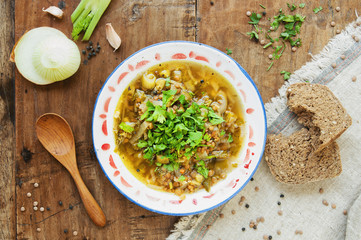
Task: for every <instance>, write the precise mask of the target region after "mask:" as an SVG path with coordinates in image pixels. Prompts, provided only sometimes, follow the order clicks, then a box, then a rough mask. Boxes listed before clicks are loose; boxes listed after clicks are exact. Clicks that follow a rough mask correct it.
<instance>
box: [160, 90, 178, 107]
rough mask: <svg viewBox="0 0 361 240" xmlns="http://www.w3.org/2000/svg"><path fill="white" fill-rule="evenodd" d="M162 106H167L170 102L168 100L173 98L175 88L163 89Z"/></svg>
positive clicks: (175, 91)
mask: <svg viewBox="0 0 361 240" xmlns="http://www.w3.org/2000/svg"><path fill="white" fill-rule="evenodd" d="M162 93H163V98H162V101H163V108H166V107H167V104H168V102H170V100H172V99H173V96H174V95H175V94H176V93H177V90H168V91H163V92H162Z"/></svg>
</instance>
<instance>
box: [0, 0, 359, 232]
mask: <svg viewBox="0 0 361 240" xmlns="http://www.w3.org/2000/svg"><path fill="white" fill-rule="evenodd" d="M65 2H66V8H65V9H64V12H65V17H64V19H63V20H58V19H55V18H53V17H51V16H50V15H47V14H45V13H43V12H42V11H41V9H42V7H47V6H50V5H57V3H58V0H47V1H45V0H37V1H30V0H16V1H15V0H12V1H10V0H9V1H8V0H5V1H1V2H0V21H1V23H2V24H1V25H0V73H1V76H0V80H1V82H0V85H1V88H0V96H1V97H2V98H3V99H4V100H5V101H4V102H5V104H6V106H5V109H6V111H0V119H2V120H1V127H0V134H1V135H0V143H1V144H0V156H1V167H0V180H1V183H0V190H1V193H0V194H1V198H0V206H1V208H0V222H1V226H2V228H1V230H0V239H14V238H17V239H70V238H72V234H71V232H72V231H74V230H77V231H78V233H79V234H78V238H74V239H82V238H84V237H89V238H90V239H164V238H165V237H166V236H167V235H168V234H169V231H170V229H172V228H173V224H174V222H175V221H176V220H177V218H176V217H171V216H163V215H159V214H155V213H152V212H149V211H146V210H144V209H143V208H141V207H139V206H137V205H135V204H133V203H131V202H130V201H128V200H127V199H126V198H125V197H124V196H122V195H121V194H120V193H119V192H117V190H116V189H115V188H114V187H113V186H112V185H111V183H110V182H109V181H108V180H107V178H106V177H105V176H104V174H103V173H102V170H101V169H100V167H99V164H98V162H97V160H96V157H95V155H94V153H93V147H92V143H91V132H90V128H91V117H92V116H91V115H92V111H93V106H94V102H95V99H96V95H97V93H98V91H99V90H100V88H101V86H102V84H103V83H104V81H105V79H106V77H107V76H108V75H109V74H110V73H111V71H112V70H113V69H114V68H115V66H116V65H118V64H119V63H120V62H121V61H122V60H124V59H125V58H126V57H127V56H129V55H130V54H132V53H133V52H135V51H137V50H139V49H141V48H142V47H145V46H147V45H149V44H153V43H156V42H161V41H166V40H174V39H183V40H191V41H194V40H197V41H199V42H202V43H206V44H208V45H211V46H214V47H216V48H219V49H220V50H223V51H225V48H230V49H232V50H233V54H232V57H233V58H234V59H236V60H237V61H238V62H239V63H240V64H241V65H242V66H243V67H244V68H245V69H246V71H247V72H248V73H249V74H250V75H251V77H252V78H253V80H254V81H255V82H256V84H257V86H258V88H259V89H260V92H261V95H262V97H263V100H264V101H268V100H269V99H270V98H271V97H273V96H274V95H276V94H277V90H278V88H279V87H280V86H281V85H282V84H283V82H284V80H283V78H282V76H281V75H280V74H279V73H280V71H282V70H286V71H290V72H292V71H295V70H297V69H298V68H299V67H301V66H302V65H303V64H305V63H306V62H307V61H309V60H311V57H310V54H309V53H311V54H314V55H315V54H317V53H318V52H319V51H320V50H321V49H322V48H323V46H324V45H325V44H327V42H328V41H329V39H330V38H331V37H332V36H334V35H335V34H336V33H335V32H336V29H343V28H344V27H345V25H346V24H348V23H350V22H352V21H353V20H354V19H355V15H354V10H355V9H357V10H358V12H359V13H361V7H360V5H359V0H328V1H326V0H321V1H317V3H316V1H311V0H306V1H299V2H305V3H306V8H305V9H303V10H302V11H301V12H302V13H303V14H304V15H306V16H307V20H306V23H305V24H304V26H303V27H302V29H301V34H300V37H301V38H302V41H303V46H302V47H301V48H300V49H299V50H298V51H297V52H296V53H292V52H291V51H290V48H288V49H286V51H285V53H284V56H283V57H282V58H281V59H280V60H278V61H276V62H275V64H274V66H273V68H272V69H271V70H270V71H269V72H266V71H265V69H266V68H267V67H268V65H269V63H270V61H269V60H268V58H267V56H268V55H269V54H270V51H271V50H270V49H268V50H263V49H262V47H261V46H259V45H258V44H257V43H255V42H253V41H250V40H249V36H248V35H246V32H249V31H250V30H251V26H250V25H249V24H248V18H247V17H246V14H245V13H246V11H248V10H249V11H257V12H261V11H263V9H262V8H261V7H259V3H260V2H258V1H246V0H222V1H221V0H213V2H214V4H213V5H211V4H210V2H211V1H208V0H204V1H197V2H196V0H179V1H177V0H167V1H163V0H153V1H141V0H133V1H127V0H113V1H112V3H111V4H110V6H109V8H108V9H107V11H106V12H105V14H104V16H103V18H102V19H101V21H100V22H99V24H98V26H97V28H96V29H95V31H94V34H93V37H92V38H91V40H92V41H93V42H98V41H99V43H100V44H101V46H102V50H101V53H100V54H99V55H98V56H97V57H96V58H94V59H92V60H91V61H90V62H89V63H88V65H86V66H84V65H82V67H81V69H80V70H79V71H78V73H76V74H75V75H74V76H73V77H72V78H70V79H68V80H66V81H64V82H59V83H55V84H52V85H50V86H36V85H33V84H31V83H29V82H28V81H26V80H24V79H23V78H22V77H21V75H20V74H19V73H18V72H16V81H15V98H16V113H15V114H16V149H15V157H14V158H15V161H12V157H13V156H12V151H11V146H12V144H13V143H12V128H13V125H12V124H11V121H10V120H9V119H10V118H9V112H10V115H11V116H13V114H11V113H12V112H13V110H12V109H14V94H13V86H12V84H13V79H14V71H13V69H14V67H13V65H12V64H10V63H9V62H8V56H9V54H10V50H11V47H12V45H13V41H14V37H13V32H14V28H15V39H16V40H17V39H18V38H19V37H20V36H21V35H22V34H23V33H24V32H25V31H26V30H29V29H32V28H34V27H39V26H52V27H55V28H58V29H60V30H62V31H63V32H64V33H65V34H67V35H68V36H70V33H71V23H70V14H71V13H72V11H73V10H74V9H75V7H76V5H77V4H78V2H79V0H77V1H65ZM261 3H262V4H263V5H264V6H266V7H267V9H266V12H267V17H272V16H273V15H274V14H275V13H277V11H278V9H279V8H284V9H286V8H287V6H286V3H287V1H286V0H279V1H271V0H264V1H262V2H261ZM14 5H15V8H16V10H15V11H16V12H15V25H14V12H13V8H12V7H13V6H14ZM318 6H323V8H324V10H323V11H321V12H320V13H318V14H317V15H316V14H314V13H313V12H312V9H313V8H314V7H318ZM336 6H340V7H341V12H339V13H337V12H336V11H335V10H334V9H335V7H336ZM332 20H334V21H335V22H336V24H337V25H336V27H335V28H332V27H330V25H329V23H330V22H331V21H332ZM107 22H111V23H112V25H113V27H114V28H115V30H116V31H117V32H118V33H119V35H120V36H121V38H122V46H121V48H120V49H119V50H118V51H117V52H116V53H112V51H111V50H112V49H111V47H110V46H109V45H108V43H107V42H106V40H105V28H104V25H105V23H107ZM3 23H4V24H3ZM266 24H268V23H267V21H264V22H262V21H261V24H260V25H261V26H262V27H265V26H266ZM14 26H15V27H14ZM85 45H86V44H85V43H82V42H78V46H79V47H80V49H84V48H85ZM1 103H2V102H1V100H0V106H1ZM45 112H56V113H58V114H60V115H62V116H64V117H65V118H66V119H67V120H68V121H69V123H70V125H71V127H72V128H73V131H74V135H75V142H76V147H77V158H78V166H79V170H80V173H81V174H82V176H83V178H84V181H85V183H86V185H87V186H88V187H89V190H90V191H91V193H92V194H93V195H94V197H95V199H96V200H97V201H98V202H99V204H100V206H101V207H102V208H103V209H104V212H105V214H106V216H107V219H108V225H107V227H105V228H104V229H99V228H97V227H96V226H95V225H94V224H93V223H92V222H91V221H90V219H89V218H88V217H87V214H86V212H85V209H84V207H83V206H82V204H81V203H80V197H79V194H78V193H77V192H76V187H75V184H74V183H73V181H72V180H71V178H70V176H69V174H68V173H67V172H66V170H65V169H64V168H63V167H62V166H61V165H60V164H59V163H58V162H57V161H56V160H54V159H53V158H52V157H51V156H50V154H48V153H47V152H46V151H45V149H43V147H42V146H41V145H40V143H39V142H38V141H37V138H36V135H35V131H34V124H35V121H36V118H37V117H38V116H40V115H41V114H43V113H45ZM3 116H4V117H3ZM15 162H16V164H15ZM15 170H17V172H16V179H17V182H18V185H16V195H15V176H14V175H15ZM34 182H38V183H39V185H40V186H39V188H34V186H33V183H34ZM27 192H31V193H32V197H30V198H28V197H26V193H27ZM59 200H61V201H62V203H63V205H62V206H60V205H59V204H58V201H59ZM33 201H38V202H39V203H40V206H44V207H45V208H46V207H50V210H49V211H47V210H46V211H45V212H44V213H41V212H39V211H37V212H35V211H33V210H32V203H33ZM69 204H71V205H72V206H73V208H72V210H71V209H69ZM21 206H24V207H25V208H26V211H25V212H20V207H21ZM15 209H16V210H15ZM37 227H40V228H41V232H40V233H38V232H36V228H37ZM64 229H67V230H68V231H69V233H67V234H65V233H64V232H63V231H64Z"/></svg>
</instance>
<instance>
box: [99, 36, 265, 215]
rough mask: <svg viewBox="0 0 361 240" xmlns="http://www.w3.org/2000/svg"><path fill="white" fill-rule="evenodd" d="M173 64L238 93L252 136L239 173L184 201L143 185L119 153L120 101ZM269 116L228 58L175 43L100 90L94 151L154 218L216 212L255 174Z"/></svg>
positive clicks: (122, 68) (129, 65)
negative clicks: (208, 71)
mask: <svg viewBox="0 0 361 240" xmlns="http://www.w3.org/2000/svg"><path fill="white" fill-rule="evenodd" d="M171 60H188V61H194V62H198V63H202V64H204V65H207V66H209V67H211V68H212V69H214V70H216V71H218V72H219V73H221V74H222V75H223V76H224V77H225V78H227V79H228V81H229V82H230V83H231V84H232V85H233V87H234V88H235V89H236V90H237V93H238V94H239V97H240V99H241V101H242V104H243V106H244V112H245V117H246V124H247V127H246V129H247V134H246V139H245V141H244V144H243V147H242V149H241V151H240V153H239V155H238V159H239V164H238V167H237V168H235V169H234V170H232V171H231V172H230V173H228V175H227V177H226V178H225V179H224V180H222V181H220V182H218V183H217V184H215V185H214V186H212V187H211V190H210V192H206V191H205V190H204V189H202V190H198V191H196V192H195V193H192V194H187V195H186V198H185V199H183V200H182V199H180V197H179V196H176V195H175V194H173V193H168V192H161V191H157V190H155V189H152V188H150V187H147V186H146V185H145V184H144V183H142V182H141V181H139V180H138V179H137V178H136V177H135V176H134V175H133V174H132V173H130V172H129V171H128V169H127V167H126V166H125V165H124V163H123V161H122V160H121V159H120V157H119V155H118V154H117V153H115V152H114V149H115V147H116V146H115V137H114V134H113V121H114V119H113V115H114V112H115V108H116V106H117V103H118V100H119V98H120V96H121V94H122V93H123V91H124V90H125V89H126V88H127V87H128V85H129V84H130V82H131V81H132V80H134V79H135V78H136V77H137V76H138V74H139V73H141V72H144V71H145V70H147V69H148V68H149V67H151V66H154V65H156V64H159V63H162V62H166V61H171ZM266 132H267V125H266V114H265V110H264V105H263V102H262V99H261V96H260V94H259V92H258V90H257V87H256V85H255V84H254V82H253V81H252V79H251V78H250V76H249V75H248V74H247V72H246V71H245V70H244V69H243V68H242V67H241V66H240V65H239V64H238V63H237V62H236V61H235V60H233V59H232V58H231V57H229V56H228V55H226V54H225V53H223V52H221V51H219V50H218V49H215V48H213V47H210V46H208V45H205V44H201V43H196V42H187V41H170V42H162V43H158V44H154V45H151V46H148V47H146V48H143V49H141V50H139V51H138V52H136V53H134V54H133V55H131V56H130V57H128V58H127V59H126V60H124V61H123V62H122V63H121V64H119V65H118V66H117V67H116V68H115V70H114V71H113V72H112V73H111V74H110V76H109V77H108V78H107V80H106V82H105V83H104V85H103V87H102V89H101V90H100V92H99V94H98V97H97V100H96V103H95V107H94V112H93V123H92V133H93V145H94V150H95V153H96V156H97V158H98V161H99V164H100V166H101V168H102V169H103V171H104V173H105V175H106V176H107V178H108V179H109V181H110V182H111V183H112V184H113V185H114V187H115V188H116V189H117V190H118V191H119V192H120V193H122V194H123V195H124V196H125V197H126V198H128V199H129V200H130V201H132V202H134V203H136V204H138V205H140V206H142V207H144V208H146V209H148V210H150V211H153V212H157V213H161V214H167V215H177V216H183V215H192V214H198V213H201V212H205V211H208V210H211V209H213V208H216V207H218V206H220V205H222V204H224V203H225V202H227V201H229V200H230V199H231V198H232V197H234V196H235V195H236V194H237V193H238V192H239V191H240V190H241V189H242V188H243V187H244V186H245V185H246V184H247V183H248V181H249V180H250V179H251V177H252V176H253V174H254V173H255V171H256V169H257V167H258V165H259V163H260V161H261V158H262V154H263V151H264V146H265V142H266Z"/></svg>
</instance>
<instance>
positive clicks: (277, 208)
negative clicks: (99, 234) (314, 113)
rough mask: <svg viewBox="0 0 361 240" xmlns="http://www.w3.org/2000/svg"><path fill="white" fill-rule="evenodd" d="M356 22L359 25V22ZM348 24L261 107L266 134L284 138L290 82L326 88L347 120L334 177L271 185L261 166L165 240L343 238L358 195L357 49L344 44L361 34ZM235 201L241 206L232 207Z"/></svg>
mask: <svg viewBox="0 0 361 240" xmlns="http://www.w3.org/2000/svg"><path fill="white" fill-rule="evenodd" d="M356 22H361V18H360V19H357V20H356ZM356 22H354V23H351V24H350V25H349V26H347V27H346V29H344V30H343V31H342V32H341V34H339V35H337V36H335V37H334V38H333V39H331V40H330V42H329V43H328V44H327V46H326V47H325V48H324V49H323V50H322V51H321V53H319V54H318V55H316V56H313V59H312V61H311V62H308V63H307V64H305V65H304V66H303V67H302V68H301V69H299V70H297V71H296V72H295V73H294V74H292V75H291V78H290V79H289V81H288V82H286V83H285V85H284V86H282V87H281V89H280V90H279V94H280V95H279V96H278V97H275V98H273V99H272V100H271V102H270V103H267V104H265V108H266V113H267V123H268V133H269V134H272V133H274V134H278V133H282V134H285V135H290V134H291V133H292V132H294V131H296V130H298V129H299V128H301V127H302V126H300V125H299V124H298V123H297V120H296V115H295V114H293V113H292V112H290V111H289V110H288V108H287V105H286V97H285V93H286V90H287V87H288V86H289V85H290V84H292V83H296V82H310V83H320V84H325V85H327V86H328V87H329V88H330V89H331V90H332V92H333V93H334V94H335V95H336V97H337V98H338V99H339V100H340V101H341V103H342V105H343V106H344V108H345V109H346V110H347V112H348V113H349V114H350V116H351V117H352V120H353V123H352V125H351V127H350V128H349V129H347V130H346V131H345V133H344V134H343V135H341V137H340V138H339V139H338V140H337V143H338V144H339V146H340V152H341V160H342V165H343V171H342V173H341V175H340V176H338V177H336V178H333V179H328V180H323V181H320V182H315V183H308V184H303V185H287V184H283V183H279V182H277V181H276V180H275V178H274V177H273V176H272V175H271V172H270V170H269V168H268V166H267V164H266V163H265V161H264V159H263V160H262V162H261V164H260V166H259V168H258V170H257V172H256V173H255V175H254V180H253V181H250V182H249V183H248V185H247V186H246V187H245V188H244V189H243V190H242V191H240V193H239V194H238V195H237V196H235V197H234V198H233V199H232V200H230V201H229V202H228V203H226V204H224V205H223V206H220V207H219V208H216V209H214V210H211V211H208V212H206V213H203V214H199V215H194V216H186V217H183V218H181V219H180V221H179V222H178V223H176V225H175V229H174V230H173V233H172V234H171V235H170V236H169V237H168V239H169V240H173V239H192V240H196V239H197V240H200V239H207V240H208V239H222V240H228V239H237V240H238V239H247V240H248V239H263V238H264V236H265V235H266V236H269V235H271V236H272V239H287V240H288V239H307V240H312V239H317V240H320V239H325V240H329V239H332V240H333V239H337V240H338V239H345V236H346V225H347V217H348V216H347V215H345V214H344V211H345V210H346V211H349V210H350V208H351V206H352V204H353V202H354V201H355V199H357V197H358V196H359V195H360V192H361V156H360V154H361V125H360V122H359V121H360V120H361V42H356V41H355V40H354V38H353V37H352V36H357V37H359V38H360V39H361V27H358V26H357V25H356V24H355V23H356ZM343 58H344V59H343ZM332 63H336V64H337V65H336V68H333V67H332V66H331V65H332ZM353 76H356V77H357V80H356V81H352V77H353ZM256 187H258V189H259V190H258V191H256V190H255V188H256ZM320 188H322V189H323V193H320ZM321 192H322V190H321ZM281 194H283V195H284V197H283V198H282V197H280V195H281ZM242 196H244V197H245V201H244V202H243V204H241V205H240V204H239V202H240V198H241V197H242ZM325 201H327V203H328V206H326V205H325V204H324V203H326V202H325ZM323 202H324V203H323ZM246 204H249V208H246V207H245V205H246ZM232 211H233V213H232ZM358 214H359V215H361V212H360V213H358ZM220 215H221V216H222V217H219V216H220ZM260 217H263V218H264V220H265V221H264V222H260V223H258V225H257V229H253V228H250V227H249V224H250V221H254V222H256V220H257V218H260ZM356 226H357V225H356ZM242 228H245V230H244V231H243V230H242ZM277 231H280V235H278V234H277ZM300 231H302V234H300ZM352 231H353V233H352V234H349V236H360V235H358V234H360V233H357V231H360V232H361V224H360V225H359V227H358V229H357V228H356V229H354V228H352ZM296 233H298V234H296ZM350 239H352V240H353V239H354V238H350Z"/></svg>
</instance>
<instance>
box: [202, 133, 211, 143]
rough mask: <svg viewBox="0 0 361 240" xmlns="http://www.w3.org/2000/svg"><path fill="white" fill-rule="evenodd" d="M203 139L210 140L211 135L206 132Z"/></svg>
mask: <svg viewBox="0 0 361 240" xmlns="http://www.w3.org/2000/svg"><path fill="white" fill-rule="evenodd" d="M203 139H204V140H206V141H207V142H208V141H210V140H211V136H209V134H208V133H206V134H204V136H203Z"/></svg>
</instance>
